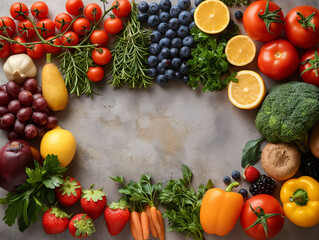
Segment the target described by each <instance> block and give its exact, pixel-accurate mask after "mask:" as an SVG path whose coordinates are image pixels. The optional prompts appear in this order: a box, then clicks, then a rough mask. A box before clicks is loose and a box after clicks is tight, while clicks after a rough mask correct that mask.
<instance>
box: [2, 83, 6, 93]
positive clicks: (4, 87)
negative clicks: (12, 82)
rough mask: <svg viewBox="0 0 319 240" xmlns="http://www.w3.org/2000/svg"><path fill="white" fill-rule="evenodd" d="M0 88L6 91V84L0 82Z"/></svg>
mask: <svg viewBox="0 0 319 240" xmlns="http://www.w3.org/2000/svg"><path fill="white" fill-rule="evenodd" d="M0 90H1V91H4V92H7V84H2V85H1V86H0Z"/></svg>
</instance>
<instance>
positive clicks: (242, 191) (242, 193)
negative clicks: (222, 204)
mask: <svg viewBox="0 0 319 240" xmlns="http://www.w3.org/2000/svg"><path fill="white" fill-rule="evenodd" d="M238 193H240V194H241V195H242V196H243V198H245V197H247V196H248V191H247V190H246V189H245V188H242V189H240V190H239V191H238Z"/></svg>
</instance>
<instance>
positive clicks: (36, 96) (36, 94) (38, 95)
mask: <svg viewBox="0 0 319 240" xmlns="http://www.w3.org/2000/svg"><path fill="white" fill-rule="evenodd" d="M39 97H43V96H42V94H41V93H35V94H33V101H34V100H35V99H37V98H39Z"/></svg>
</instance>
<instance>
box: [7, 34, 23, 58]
mask: <svg viewBox="0 0 319 240" xmlns="http://www.w3.org/2000/svg"><path fill="white" fill-rule="evenodd" d="M13 39H14V41H16V42H20V43H26V42H27V41H26V40H25V39H24V38H23V37H20V36H17V37H14V38H13ZM10 50H11V52H13V53H14V54H19V53H25V51H26V50H27V49H26V47H25V46H23V45H21V44H19V43H11V44H10Z"/></svg>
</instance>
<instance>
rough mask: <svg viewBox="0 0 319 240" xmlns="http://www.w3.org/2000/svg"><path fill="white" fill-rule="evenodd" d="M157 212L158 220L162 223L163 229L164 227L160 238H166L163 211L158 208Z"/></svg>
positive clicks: (161, 239)
mask: <svg viewBox="0 0 319 240" xmlns="http://www.w3.org/2000/svg"><path fill="white" fill-rule="evenodd" d="M156 213H157V218H158V221H159V223H160V225H161V229H162V231H161V232H160V234H159V239H160V240H165V226H164V219H163V216H162V213H161V211H160V210H157V211H156Z"/></svg>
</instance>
